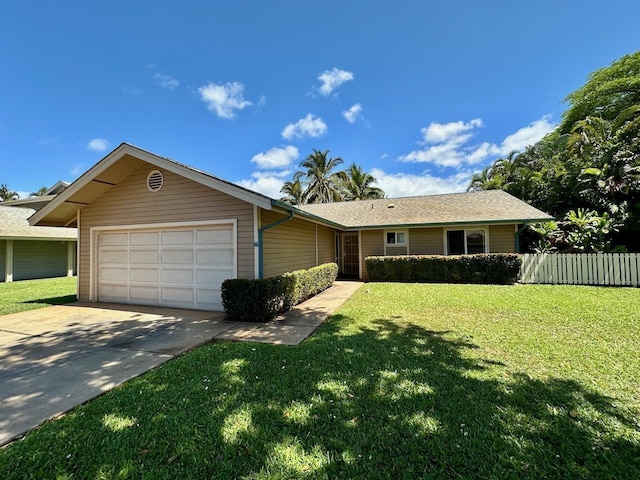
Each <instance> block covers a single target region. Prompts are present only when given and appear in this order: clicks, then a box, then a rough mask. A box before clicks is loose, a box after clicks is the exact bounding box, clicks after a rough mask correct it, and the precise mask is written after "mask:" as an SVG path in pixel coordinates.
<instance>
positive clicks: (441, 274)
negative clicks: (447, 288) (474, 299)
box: [365, 253, 522, 284]
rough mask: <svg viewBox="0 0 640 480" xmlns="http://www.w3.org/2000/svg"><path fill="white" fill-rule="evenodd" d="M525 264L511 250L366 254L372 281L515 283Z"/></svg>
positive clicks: (366, 262)
mask: <svg viewBox="0 0 640 480" xmlns="http://www.w3.org/2000/svg"><path fill="white" fill-rule="evenodd" d="M521 263H522V260H521V258H520V257H519V256H518V255H516V254H512V253H491V254H478V255H456V256H453V255H452V256H443V255H404V256H397V257H367V258H366V259H365V264H366V266H367V272H368V273H369V279H370V280H371V281H372V282H405V283H490V284H509V283H514V282H515V281H516V278H517V276H518V272H519V270H520V265H521Z"/></svg>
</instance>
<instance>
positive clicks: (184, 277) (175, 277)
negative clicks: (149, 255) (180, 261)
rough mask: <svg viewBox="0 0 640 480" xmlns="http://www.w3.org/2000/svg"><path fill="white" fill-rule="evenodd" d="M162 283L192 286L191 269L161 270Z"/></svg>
mask: <svg viewBox="0 0 640 480" xmlns="http://www.w3.org/2000/svg"><path fill="white" fill-rule="evenodd" d="M161 278H162V283H177V284H179V285H191V284H193V269H189V270H187V269H182V268H163V269H162V277H161Z"/></svg>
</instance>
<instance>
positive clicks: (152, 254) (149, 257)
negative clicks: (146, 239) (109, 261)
mask: <svg viewBox="0 0 640 480" xmlns="http://www.w3.org/2000/svg"><path fill="white" fill-rule="evenodd" d="M159 259H160V254H159V252H158V250H157V249H156V250H135V249H131V250H130V251H129V261H130V262H131V263H133V264H136V263H144V264H151V265H157V264H158V260H159Z"/></svg>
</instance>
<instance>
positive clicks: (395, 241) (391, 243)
mask: <svg viewBox="0 0 640 480" xmlns="http://www.w3.org/2000/svg"><path fill="white" fill-rule="evenodd" d="M385 239H386V242H387V246H388V247H404V246H405V245H406V244H407V232H405V231H389V232H385Z"/></svg>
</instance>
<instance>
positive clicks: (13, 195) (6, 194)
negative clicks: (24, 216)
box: [0, 183, 18, 202]
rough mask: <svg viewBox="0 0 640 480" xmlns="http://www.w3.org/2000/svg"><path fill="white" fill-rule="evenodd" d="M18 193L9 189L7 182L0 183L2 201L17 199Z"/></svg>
mask: <svg viewBox="0 0 640 480" xmlns="http://www.w3.org/2000/svg"><path fill="white" fill-rule="evenodd" d="M17 199H18V193H17V192H14V191H13V190H9V187H7V185H6V184H4V183H3V184H2V185H0V202H9V201H11V200H17Z"/></svg>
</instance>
